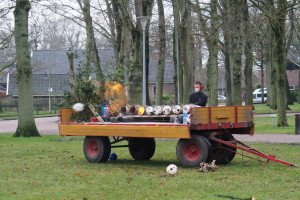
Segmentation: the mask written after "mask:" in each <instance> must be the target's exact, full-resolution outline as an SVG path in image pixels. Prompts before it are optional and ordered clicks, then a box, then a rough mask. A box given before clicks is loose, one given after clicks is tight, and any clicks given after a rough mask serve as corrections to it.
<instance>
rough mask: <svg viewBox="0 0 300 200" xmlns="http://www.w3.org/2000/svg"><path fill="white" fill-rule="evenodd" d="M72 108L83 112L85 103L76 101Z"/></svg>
mask: <svg viewBox="0 0 300 200" xmlns="http://www.w3.org/2000/svg"><path fill="white" fill-rule="evenodd" d="M72 108H73V110H74V111H75V112H81V111H83V109H84V105H83V104H82V103H75V104H74V105H73V107H72Z"/></svg>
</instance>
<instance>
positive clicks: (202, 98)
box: [189, 81, 207, 106]
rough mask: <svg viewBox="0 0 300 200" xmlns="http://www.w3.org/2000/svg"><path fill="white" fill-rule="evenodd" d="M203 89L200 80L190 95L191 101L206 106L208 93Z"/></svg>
mask: <svg viewBox="0 0 300 200" xmlns="http://www.w3.org/2000/svg"><path fill="white" fill-rule="evenodd" d="M202 89H203V85H202V83H201V82H200V81H197V82H196V83H195V85H194V91H195V92H194V93H192V94H191V95H190V101H189V103H191V104H195V105H197V106H206V102H207V95H206V94H204V93H203V92H202V91H201V90H202Z"/></svg>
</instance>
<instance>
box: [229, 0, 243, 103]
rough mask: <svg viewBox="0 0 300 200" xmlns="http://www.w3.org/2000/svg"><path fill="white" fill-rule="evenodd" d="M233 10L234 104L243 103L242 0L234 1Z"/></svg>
mask: <svg viewBox="0 0 300 200" xmlns="http://www.w3.org/2000/svg"><path fill="white" fill-rule="evenodd" d="M232 4H233V7H235V8H236V9H234V11H233V35H232V58H233V63H232V77H231V79H232V100H233V104H234V105H242V81H241V73H242V71H241V65H242V51H241V48H242V44H241V2H240V0H234V1H232Z"/></svg>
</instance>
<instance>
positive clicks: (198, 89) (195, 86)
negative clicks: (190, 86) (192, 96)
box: [194, 81, 203, 92]
mask: <svg viewBox="0 0 300 200" xmlns="http://www.w3.org/2000/svg"><path fill="white" fill-rule="evenodd" d="M202 89H203V85H202V83H201V82H200V81H197V82H196V83H195V85H194V90H195V92H200V91H201V90H202Z"/></svg>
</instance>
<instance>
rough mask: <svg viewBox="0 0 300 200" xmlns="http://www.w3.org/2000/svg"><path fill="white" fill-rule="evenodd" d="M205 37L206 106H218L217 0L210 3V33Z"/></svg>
mask: <svg viewBox="0 0 300 200" xmlns="http://www.w3.org/2000/svg"><path fill="white" fill-rule="evenodd" d="M209 33H210V34H209V35H208V36H207V37H206V43H207V46H208V51H209V58H208V65H207V92H208V106H218V39H219V31H218V14H217V0H212V1H211V3H210V31H209Z"/></svg>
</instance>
